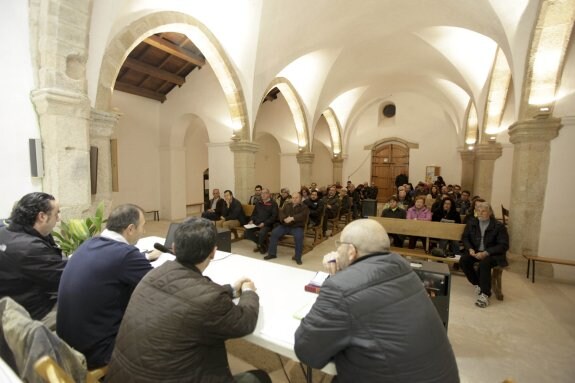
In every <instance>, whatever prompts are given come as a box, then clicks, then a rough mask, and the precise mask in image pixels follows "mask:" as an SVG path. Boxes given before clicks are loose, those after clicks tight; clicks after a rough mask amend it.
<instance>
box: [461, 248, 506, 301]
mask: <svg viewBox="0 0 575 383" xmlns="http://www.w3.org/2000/svg"><path fill="white" fill-rule="evenodd" d="M476 263H479V267H478V268H477V270H476V269H475V267H474V266H473V265H475V264H476ZM459 266H460V267H461V270H462V271H463V272H464V273H465V276H466V277H467V280H468V281H469V282H470V283H471V284H472V285H474V286H477V285H479V287H480V288H481V293H482V294H485V295H487V296H488V297H490V296H491V268H493V267H494V266H497V260H496V259H495V258H493V257H485V258H483V259H482V260H481V261H480V260H478V259H477V258H475V257H472V256H471V255H469V254H465V255H462V256H461V259H460V260H459Z"/></svg>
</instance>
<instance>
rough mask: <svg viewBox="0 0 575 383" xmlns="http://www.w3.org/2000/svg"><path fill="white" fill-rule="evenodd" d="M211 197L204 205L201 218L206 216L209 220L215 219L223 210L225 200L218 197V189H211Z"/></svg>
mask: <svg viewBox="0 0 575 383" xmlns="http://www.w3.org/2000/svg"><path fill="white" fill-rule="evenodd" d="M212 197H213V198H212V199H211V200H209V201H208V202H207V203H206V204H205V205H204V212H203V213H202V218H207V219H209V220H210V221H217V220H219V219H220V217H221V216H222V213H223V212H224V205H225V204H226V202H225V201H224V199H223V198H221V197H220V189H214V190H212Z"/></svg>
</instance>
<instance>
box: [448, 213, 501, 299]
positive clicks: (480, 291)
mask: <svg viewBox="0 0 575 383" xmlns="http://www.w3.org/2000/svg"><path fill="white" fill-rule="evenodd" d="M475 209H476V211H477V218H470V219H469V220H468V221H467V224H466V226H465V230H464V231H463V236H462V238H461V240H462V241H463V246H465V254H464V255H462V256H461V259H460V260H459V266H460V267H461V270H463V272H464V273H465V276H466V277H467V280H469V282H470V283H471V284H472V285H473V286H475V292H476V293H477V301H476V302H475V305H476V306H477V307H481V308H485V307H487V306H488V305H489V297H490V296H491V269H492V268H493V267H494V266H501V267H505V266H507V265H508V263H507V257H506V253H507V250H508V249H509V235H508V234H507V229H506V228H505V225H503V224H502V223H501V222H499V221H498V220H496V219H495V217H494V216H493V211H492V210H491V206H490V205H489V204H488V203H487V202H479V203H477V204H476V208H475ZM476 263H478V264H479V267H478V269H477V270H475V267H474V264H476Z"/></svg>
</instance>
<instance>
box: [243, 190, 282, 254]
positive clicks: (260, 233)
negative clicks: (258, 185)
mask: <svg viewBox="0 0 575 383" xmlns="http://www.w3.org/2000/svg"><path fill="white" fill-rule="evenodd" d="M277 219H278V205H277V203H276V202H275V201H274V200H272V199H271V194H270V190H269V189H267V188H264V189H262V192H261V198H260V199H259V201H258V202H257V203H256V206H255V207H254V212H253V213H252V216H251V219H250V222H248V223H251V224H254V225H256V226H257V228H253V229H247V230H246V231H245V233H244V237H245V238H246V239H249V240H251V241H254V242H255V243H256V244H257V246H256V248H255V249H254V252H256V251H259V252H260V253H261V254H265V253H266V251H267V246H266V242H267V239H268V233H269V232H270V231H271V230H272V229H273V227H274V223H275V222H276V221H277Z"/></svg>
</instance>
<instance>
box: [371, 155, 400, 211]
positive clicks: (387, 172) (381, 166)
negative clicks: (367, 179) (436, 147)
mask: <svg viewBox="0 0 575 383" xmlns="http://www.w3.org/2000/svg"><path fill="white" fill-rule="evenodd" d="M401 173H405V174H406V175H409V149H408V148H407V147H405V146H403V145H399V144H383V145H380V146H378V147H376V148H375V149H374V150H373V151H372V156H371V182H372V183H374V184H375V185H376V186H377V188H378V189H379V192H378V193H377V201H378V202H386V201H387V200H388V199H389V197H390V196H392V195H393V194H395V177H397V176H398V175H400V174H401Z"/></svg>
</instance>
